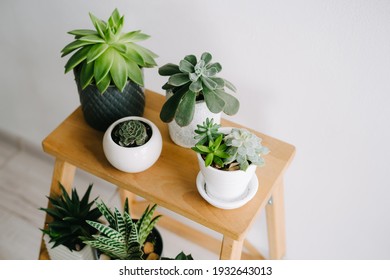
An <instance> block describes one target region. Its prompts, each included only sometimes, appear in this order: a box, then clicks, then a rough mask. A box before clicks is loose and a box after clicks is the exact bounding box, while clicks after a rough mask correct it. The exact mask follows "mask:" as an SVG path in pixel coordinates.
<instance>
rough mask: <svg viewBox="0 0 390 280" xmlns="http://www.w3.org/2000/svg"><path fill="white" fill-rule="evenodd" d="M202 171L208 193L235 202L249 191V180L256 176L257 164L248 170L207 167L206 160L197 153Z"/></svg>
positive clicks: (218, 198) (216, 197) (213, 196)
mask: <svg viewBox="0 0 390 280" xmlns="http://www.w3.org/2000/svg"><path fill="white" fill-rule="evenodd" d="M197 157H198V163H199V168H200V172H201V173H202V175H203V178H204V181H205V184H206V191H207V194H208V195H209V196H210V197H211V198H215V199H216V200H220V201H226V202H233V201H237V200H239V199H241V198H242V197H243V196H244V194H245V193H246V192H247V189H248V185H249V182H250V181H251V179H252V178H253V176H255V172H256V168H257V166H256V165H254V164H251V165H250V166H249V167H248V169H247V170H246V171H242V170H235V171H223V170H218V169H216V168H214V167H211V166H208V167H205V162H204V160H203V158H202V156H201V155H200V154H197Z"/></svg>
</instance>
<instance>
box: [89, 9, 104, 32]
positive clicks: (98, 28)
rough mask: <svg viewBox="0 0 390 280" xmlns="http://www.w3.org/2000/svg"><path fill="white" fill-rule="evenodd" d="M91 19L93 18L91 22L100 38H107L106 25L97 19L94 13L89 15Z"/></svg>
mask: <svg viewBox="0 0 390 280" xmlns="http://www.w3.org/2000/svg"><path fill="white" fill-rule="evenodd" d="M89 17H90V18H91V21H92V23H93V25H94V26H95V28H96V31H97V32H98V33H99V35H100V37H102V38H105V34H104V32H105V30H106V24H105V23H104V22H103V21H101V20H100V19H98V18H97V17H95V16H94V15H93V14H92V13H89Z"/></svg>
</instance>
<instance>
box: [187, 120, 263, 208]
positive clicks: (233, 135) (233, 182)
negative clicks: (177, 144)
mask: <svg viewBox="0 0 390 280" xmlns="http://www.w3.org/2000/svg"><path fill="white" fill-rule="evenodd" d="M196 133H197V136H196V139H198V142H197V144H196V145H195V146H194V147H192V149H193V150H194V151H195V152H197V158H198V162H199V167H200V170H201V173H202V175H203V177H204V180H205V183H206V186H207V192H208V193H209V194H210V196H212V197H215V198H216V199H218V200H221V201H227V202H229V201H235V200H237V199H239V198H240V197H242V195H243V193H244V192H245V191H246V188H247V186H248V183H249V182H250V180H251V179H252V177H253V176H256V175H255V172H256V168H257V166H262V165H264V164H265V161H264V159H263V157H262V156H263V155H266V154H268V153H269V149H268V148H267V147H264V146H263V145H262V143H261V142H262V140H261V139H260V138H259V137H257V136H256V135H255V134H253V133H251V132H250V131H248V130H246V129H243V128H229V127H223V128H220V125H218V124H214V123H213V121H212V120H211V121H210V120H206V121H205V122H203V124H202V125H198V129H197V130H196Z"/></svg>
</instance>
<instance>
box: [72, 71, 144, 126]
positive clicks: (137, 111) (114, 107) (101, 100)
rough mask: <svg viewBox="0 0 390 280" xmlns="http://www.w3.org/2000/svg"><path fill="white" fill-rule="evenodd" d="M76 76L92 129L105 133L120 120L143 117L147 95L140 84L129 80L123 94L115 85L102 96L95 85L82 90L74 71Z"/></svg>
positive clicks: (82, 106) (81, 101)
mask: <svg viewBox="0 0 390 280" xmlns="http://www.w3.org/2000/svg"><path fill="white" fill-rule="evenodd" d="M74 75H75V80H76V84H77V90H78V93H79V97H80V103H81V109H82V111H83V114H84V119H85V121H86V122H87V123H88V124H89V125H90V126H91V127H93V128H95V129H97V130H100V131H105V130H106V129H107V128H108V127H109V126H110V125H111V124H112V123H113V122H115V121H116V120H119V119H120V118H123V117H127V116H140V117H142V116H143V114H144V110H145V94H144V90H143V88H141V87H140V86H139V85H138V84H136V83H134V82H132V81H130V80H129V81H128V82H127V84H126V86H125V88H124V90H123V92H120V91H119V90H118V89H117V88H116V87H115V86H114V85H110V86H109V87H108V88H107V90H106V91H105V92H104V93H103V94H101V93H100V92H99V90H98V89H97V87H96V86H95V85H93V84H91V85H89V86H88V87H87V88H85V89H83V90H82V89H81V86H80V82H79V76H78V74H77V71H74Z"/></svg>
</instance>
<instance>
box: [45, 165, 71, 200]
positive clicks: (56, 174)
mask: <svg viewBox="0 0 390 280" xmlns="http://www.w3.org/2000/svg"><path fill="white" fill-rule="evenodd" d="M75 172H76V167H75V166H74V165H71V164H70V163H68V162H66V161H63V160H60V159H56V161H55V163H54V171H53V177H52V180H51V187H50V196H58V195H61V189H60V187H59V183H61V184H62V185H63V186H64V187H65V189H66V191H67V192H69V191H70V190H71V189H72V185H73V180H74V175H75Z"/></svg>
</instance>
